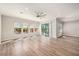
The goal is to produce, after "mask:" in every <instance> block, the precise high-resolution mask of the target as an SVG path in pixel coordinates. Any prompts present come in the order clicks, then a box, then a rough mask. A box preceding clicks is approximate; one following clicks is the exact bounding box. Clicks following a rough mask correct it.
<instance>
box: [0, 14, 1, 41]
mask: <svg viewBox="0 0 79 59" xmlns="http://www.w3.org/2000/svg"><path fill="white" fill-rule="evenodd" d="M0 43H1V14H0Z"/></svg>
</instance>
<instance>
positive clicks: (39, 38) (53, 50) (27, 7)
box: [0, 3, 79, 56]
mask: <svg viewBox="0 0 79 59" xmlns="http://www.w3.org/2000/svg"><path fill="white" fill-rule="evenodd" d="M0 56H79V3H0Z"/></svg>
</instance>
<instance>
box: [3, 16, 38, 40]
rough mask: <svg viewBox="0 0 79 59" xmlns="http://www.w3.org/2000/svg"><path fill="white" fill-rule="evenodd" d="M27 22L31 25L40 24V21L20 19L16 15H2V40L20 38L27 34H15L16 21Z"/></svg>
mask: <svg viewBox="0 0 79 59" xmlns="http://www.w3.org/2000/svg"><path fill="white" fill-rule="evenodd" d="M16 22H18V23H26V24H30V25H34V24H39V22H35V21H30V20H24V19H19V18H15V17H9V16H2V40H7V39H14V38H19V37H22V36H24V35H27V34H23V33H22V34H15V33H14V23H16Z"/></svg>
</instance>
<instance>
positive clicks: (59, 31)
mask: <svg viewBox="0 0 79 59" xmlns="http://www.w3.org/2000/svg"><path fill="white" fill-rule="evenodd" d="M62 28H63V22H62V21H60V20H59V19H58V20H56V35H57V37H60V36H62V34H63V32H62Z"/></svg>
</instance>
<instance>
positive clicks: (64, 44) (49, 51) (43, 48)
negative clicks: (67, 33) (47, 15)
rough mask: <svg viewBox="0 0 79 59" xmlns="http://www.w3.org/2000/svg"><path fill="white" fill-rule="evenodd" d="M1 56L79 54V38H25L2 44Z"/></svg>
mask: <svg viewBox="0 0 79 59" xmlns="http://www.w3.org/2000/svg"><path fill="white" fill-rule="evenodd" d="M0 55H1V56H79V38H76V37H61V38H58V39H45V38H44V39H43V38H41V37H32V38H31V39H28V38H23V39H19V40H15V41H12V42H9V43H6V44H1V45H0Z"/></svg>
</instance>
